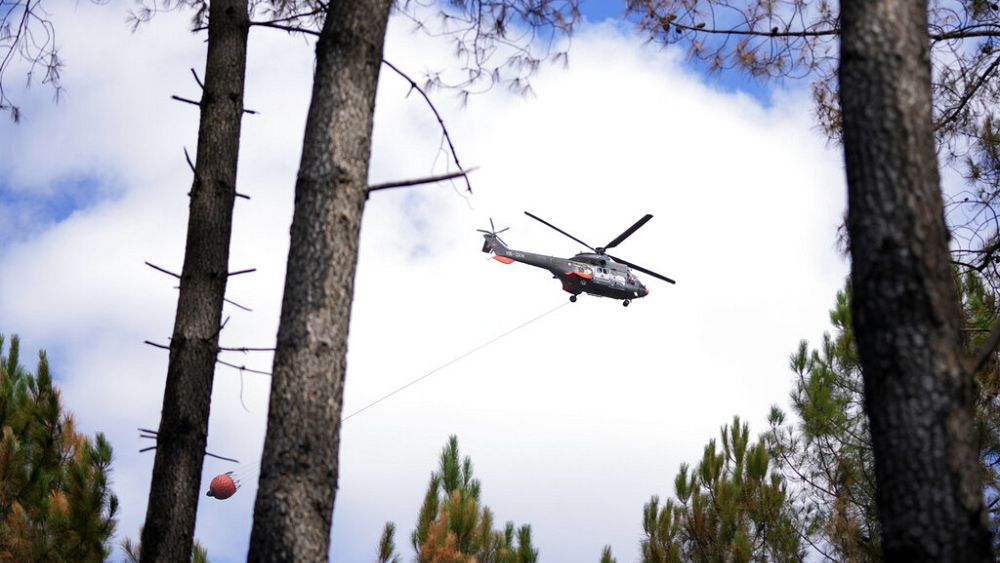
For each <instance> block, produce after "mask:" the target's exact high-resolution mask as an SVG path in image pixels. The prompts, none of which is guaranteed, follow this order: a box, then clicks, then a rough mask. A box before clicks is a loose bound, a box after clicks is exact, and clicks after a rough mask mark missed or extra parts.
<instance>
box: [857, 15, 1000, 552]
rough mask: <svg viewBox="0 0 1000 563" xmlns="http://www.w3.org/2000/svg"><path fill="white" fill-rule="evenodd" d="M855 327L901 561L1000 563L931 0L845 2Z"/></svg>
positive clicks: (888, 524)
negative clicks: (949, 222)
mask: <svg viewBox="0 0 1000 563" xmlns="http://www.w3.org/2000/svg"><path fill="white" fill-rule="evenodd" d="M841 25H842V46H841V63H840V99H841V105H842V107H843V128H844V155H845V161H846V166H847V182H848V187H849V202H850V205H849V214H848V229H849V232H850V237H851V256H852V268H851V280H852V283H853V288H854V295H855V299H854V301H853V315H854V327H855V331H856V333H857V338H858V349H859V352H860V356H861V363H862V366H863V369H864V377H865V398H866V407H867V410H868V416H869V417H870V419H871V434H872V442H873V446H874V451H875V470H876V471H875V472H876V484H877V489H878V505H879V514H880V518H881V521H882V538H883V539H882V546H883V550H884V554H885V557H886V559H887V560H889V561H992V555H991V553H990V535H989V532H988V528H987V526H986V520H985V511H984V508H983V498H982V497H983V490H982V483H981V479H980V475H979V464H978V451H977V447H976V441H975V431H974V399H975V387H974V381H973V376H972V374H971V373H969V370H968V369H967V368H966V366H965V362H964V357H963V355H962V348H961V344H960V340H959V328H960V326H959V325H960V315H959V304H958V298H957V295H956V292H955V284H954V281H953V280H952V273H951V267H950V261H949V255H948V233H947V230H946V228H945V223H944V212H943V205H942V199H941V191H940V186H939V177H938V168H937V156H936V154H935V150H934V130H933V125H932V122H931V92H930V52H929V40H928V36H927V3H926V0H924V1H919V0H844V2H843V4H842V7H841Z"/></svg>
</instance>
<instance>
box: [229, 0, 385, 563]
mask: <svg viewBox="0 0 1000 563" xmlns="http://www.w3.org/2000/svg"><path fill="white" fill-rule="evenodd" d="M390 5H391V0H355V1H352V2H333V3H331V4H330V8H329V12H328V13H327V16H326V20H325V22H324V25H323V30H322V31H321V33H320V36H319V40H318V42H317V44H316V71H315V77H314V82H313V93H312V102H311V105H310V107H309V114H308V118H307V121H306V130H305V140H304V143H303V147H302V161H301V162H300V164H299V174H298V179H297V181H296V184H295V213H294V216H293V219H292V229H291V245H290V248H289V252H288V267H287V272H286V274H285V293H284V298H283V301H282V307H281V323H280V325H279V328H278V341H277V349H276V351H275V356H274V369H273V370H272V372H273V376H272V380H271V400H270V407H269V411H268V418H267V434H266V437H265V441H264V453H263V459H262V460H261V472H260V483H259V489H258V491H257V502H256V505H255V507H254V523H253V531H252V533H251V536H250V553H249V556H248V561H269V562H270V561H322V560H326V558H327V554H328V552H329V543H330V539H329V538H330V524H331V521H332V517H333V505H334V500H335V496H336V489H337V454H338V450H339V446H340V418H341V404H342V400H343V390H344V372H345V370H346V359H345V356H346V354H347V334H348V324H349V321H350V317H351V301H352V298H353V295H354V271H355V267H356V265H357V254H358V235H359V233H360V228H361V215H362V212H363V210H364V205H365V200H366V189H367V183H368V161H369V156H370V153H371V134H372V115H373V113H374V109H375V89H376V84H377V82H378V74H379V66H380V65H381V61H382V44H383V41H384V38H385V29H386V24H387V22H388V17H389V7H390Z"/></svg>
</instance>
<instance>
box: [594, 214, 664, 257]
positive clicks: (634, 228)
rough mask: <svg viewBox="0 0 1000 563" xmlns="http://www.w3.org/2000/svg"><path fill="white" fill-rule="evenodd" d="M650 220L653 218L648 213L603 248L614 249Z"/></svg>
mask: <svg viewBox="0 0 1000 563" xmlns="http://www.w3.org/2000/svg"><path fill="white" fill-rule="evenodd" d="M652 218H653V216H652V215H650V214H649V213H647V214H646V216H645V217H643V218H642V219H639V220H638V221H636V222H635V224H634V225H632V226H631V227H629V228H627V229H625V232H624V233H622V234H620V235H618V237H617V238H615V240H613V241H611V242H609V243H608V244H607V245H605V246H604V248H605V249H608V248H614V247H616V246H618V245H619V244H621V242H622V241H623V240H625V239H627V238H628V237H630V236H632V233H634V232H636V231H638V230H639V227H641V226H643V225H645V224H646V221H649V220H650V219H652Z"/></svg>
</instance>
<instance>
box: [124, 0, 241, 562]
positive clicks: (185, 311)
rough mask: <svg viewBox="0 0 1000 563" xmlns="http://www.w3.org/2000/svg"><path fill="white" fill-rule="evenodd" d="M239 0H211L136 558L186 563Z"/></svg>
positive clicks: (214, 345) (204, 425) (226, 225)
mask: <svg viewBox="0 0 1000 563" xmlns="http://www.w3.org/2000/svg"><path fill="white" fill-rule="evenodd" d="M248 17H249V16H248V0H212V2H211V6H210V11H209V20H208V58H207V62H206V64H205V84H204V90H203V92H202V98H201V123H200V124H199V127H198V152H197V164H196V166H195V174H194V185H193V186H192V188H191V193H190V197H191V207H190V217H189V219H188V230H187V244H186V246H185V249H184V266H183V269H182V270H181V280H180V295H179V297H178V300H177V316H176V318H175V320H174V333H173V336H172V338H171V340H170V360H169V365H168V366H167V383H166V389H165V390H164V394H163V411H162V413H161V417H160V428H159V434H158V439H157V447H156V461H155V463H154V465H153V480H152V485H151V488H150V492H149V505H148V507H147V509H146V523H145V526H144V527H143V531H142V560H143V561H144V562H147V561H189V560H190V559H191V546H192V542H193V538H194V525H195V513H196V512H197V509H198V498H199V496H200V495H199V485H200V484H201V470H202V462H203V460H204V452H205V442H206V440H207V437H208V417H209V406H210V401H211V397H212V378H213V377H214V374H215V359H216V354H217V353H218V342H219V327H220V322H221V318H222V304H223V298H224V296H225V292H226V280H227V277H228V266H229V240H230V234H231V232H232V218H233V201H234V198H235V195H236V164H237V158H238V155H239V141H240V125H241V121H242V117H243V85H244V75H245V73H246V58H247V32H248V30H249V22H248Z"/></svg>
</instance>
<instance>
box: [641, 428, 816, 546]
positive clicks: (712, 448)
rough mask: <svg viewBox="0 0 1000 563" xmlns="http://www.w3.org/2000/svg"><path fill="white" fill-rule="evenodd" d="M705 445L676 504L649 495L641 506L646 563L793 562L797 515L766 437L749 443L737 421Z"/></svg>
mask: <svg viewBox="0 0 1000 563" xmlns="http://www.w3.org/2000/svg"><path fill="white" fill-rule="evenodd" d="M720 439H721V440H720V441H721V448H720V447H719V443H718V442H716V441H715V440H714V439H713V440H710V441H709V443H708V445H707V446H705V450H704V454H703V455H702V459H701V461H700V462H699V463H698V466H697V467H696V468H695V470H694V471H691V468H690V466H689V465H687V464H682V465H681V468H680V471H679V472H678V474H677V477H676V478H675V479H674V493H675V495H676V502H675V501H674V500H668V501H667V502H666V503H665V504H664V505H663V506H662V507H661V506H660V500H659V498H658V497H656V496H654V497H652V499H651V500H650V501H649V502H648V503H647V504H646V505H645V506H644V507H643V519H642V520H643V521H642V527H643V532H644V535H645V537H644V538H643V539H642V541H641V543H640V547H641V552H642V562H643V563H667V562H680V561H691V560H693V561H734V562H738V561H764V560H771V561H798V560H800V559H801V558H802V556H803V551H802V548H801V545H800V542H799V536H798V532H797V529H796V526H797V522H796V521H795V513H794V511H793V510H792V506H791V504H790V502H789V498H788V495H787V492H786V488H785V482H784V480H783V479H782V477H781V475H779V474H778V473H775V472H773V471H772V472H770V473H769V471H768V470H769V469H770V467H769V466H770V458H769V455H768V450H767V445H766V443H765V440H764V438H763V437H761V438H759V439H758V440H757V441H756V442H754V443H751V441H750V430H749V427H748V426H747V424H746V423H741V422H740V419H739V417H733V422H732V424H731V425H729V426H723V427H722V429H721V432H720Z"/></svg>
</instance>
